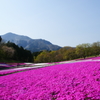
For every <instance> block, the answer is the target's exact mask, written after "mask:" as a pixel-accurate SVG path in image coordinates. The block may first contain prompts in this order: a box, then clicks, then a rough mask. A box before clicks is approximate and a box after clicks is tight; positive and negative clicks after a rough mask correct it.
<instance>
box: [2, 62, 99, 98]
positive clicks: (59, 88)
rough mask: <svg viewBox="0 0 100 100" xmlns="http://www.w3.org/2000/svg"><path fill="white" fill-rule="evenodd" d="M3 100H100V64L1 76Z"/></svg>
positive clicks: (36, 70) (94, 63)
mask: <svg viewBox="0 0 100 100" xmlns="http://www.w3.org/2000/svg"><path fill="white" fill-rule="evenodd" d="M0 100H100V62H99V61H87V62H76V63H75V62H74V63H67V64H59V65H53V66H49V67H43V68H40V69H35V70H29V71H25V72H20V73H14V74H10V75H6V76H0Z"/></svg>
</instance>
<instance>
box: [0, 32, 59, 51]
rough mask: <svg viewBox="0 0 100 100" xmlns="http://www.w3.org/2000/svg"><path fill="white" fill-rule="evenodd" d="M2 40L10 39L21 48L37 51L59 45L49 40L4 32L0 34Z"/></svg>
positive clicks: (54, 47) (51, 48)
mask: <svg viewBox="0 0 100 100" xmlns="http://www.w3.org/2000/svg"><path fill="white" fill-rule="evenodd" d="M1 37H2V39H3V40H4V41H6V42H7V41H10V42H13V43H15V44H17V45H18V46H22V47H23V48H25V49H27V50H30V51H31V52H37V51H42V50H58V49H60V48H61V47H60V46H58V45H54V44H52V43H51V42H49V41H47V40H43V39H31V38H30V37H28V36H23V35H17V34H14V33H11V32H9V33H6V34H4V35H1Z"/></svg>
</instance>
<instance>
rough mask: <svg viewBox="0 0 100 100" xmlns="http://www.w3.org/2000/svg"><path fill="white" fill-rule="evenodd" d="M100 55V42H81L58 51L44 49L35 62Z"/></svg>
mask: <svg viewBox="0 0 100 100" xmlns="http://www.w3.org/2000/svg"><path fill="white" fill-rule="evenodd" d="M98 55H100V42H94V43H92V44H89V43H84V44H79V45H77V46H76V47H75V48H72V47H63V48H61V49H59V50H57V51H46V50H44V51H42V52H41V53H40V54H39V55H37V56H36V57H35V58H34V62H36V63H38V62H59V61H66V60H73V59H78V58H84V59H85V58H86V57H90V56H98Z"/></svg>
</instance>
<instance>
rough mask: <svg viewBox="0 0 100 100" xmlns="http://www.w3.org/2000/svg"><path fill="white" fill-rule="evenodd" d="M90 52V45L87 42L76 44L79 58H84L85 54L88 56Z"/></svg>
mask: <svg viewBox="0 0 100 100" xmlns="http://www.w3.org/2000/svg"><path fill="white" fill-rule="evenodd" d="M90 52H91V45H90V44H89V43H87V44H80V45H77V46H76V54H77V56H78V57H80V58H81V57H83V58H84V59H85V58H86V57H87V56H90Z"/></svg>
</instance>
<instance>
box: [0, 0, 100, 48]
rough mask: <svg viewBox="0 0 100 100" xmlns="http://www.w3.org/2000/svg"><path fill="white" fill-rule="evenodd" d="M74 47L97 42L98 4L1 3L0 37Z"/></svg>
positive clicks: (56, 0) (69, 0) (78, 0)
mask: <svg viewBox="0 0 100 100" xmlns="http://www.w3.org/2000/svg"><path fill="white" fill-rule="evenodd" d="M8 32H12V33H15V34H18V35H25V36H28V37H30V38H32V39H45V40H47V41H50V42H51V43H53V44H55V45H59V46H62V47H64V46H72V47H75V46H77V45H79V44H83V43H93V42H97V41H100V0H0V35H4V34H6V33H8Z"/></svg>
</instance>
